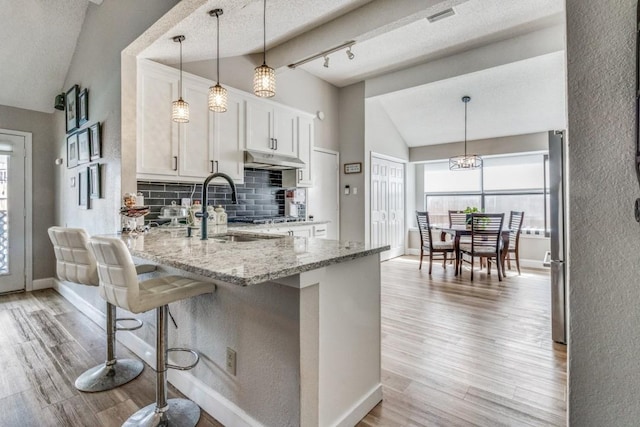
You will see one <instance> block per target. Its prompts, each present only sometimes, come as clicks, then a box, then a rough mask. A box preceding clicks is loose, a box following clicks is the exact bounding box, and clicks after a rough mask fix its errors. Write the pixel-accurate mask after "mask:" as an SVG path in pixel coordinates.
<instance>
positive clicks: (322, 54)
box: [289, 40, 356, 68]
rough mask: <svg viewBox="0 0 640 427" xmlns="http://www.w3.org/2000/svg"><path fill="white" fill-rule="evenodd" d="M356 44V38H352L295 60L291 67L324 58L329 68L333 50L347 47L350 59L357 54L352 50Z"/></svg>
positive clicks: (325, 64)
mask: <svg viewBox="0 0 640 427" xmlns="http://www.w3.org/2000/svg"><path fill="white" fill-rule="evenodd" d="M354 44H356V42H355V40H350V41H348V42H345V43H342V44H341V45H340V46H336V47H332V48H331V49H327V50H324V51H322V52H320V53H316V54H315V55H311V56H309V57H308V58H305V59H303V60H302V61H298V62H294V63H293V64H289V68H296V67H299V66H300V65H303V64H306V63H307V62H311V61H313V60H315V59H318V58H324V66H325V67H326V68H329V54H331V53H333V52H337V51H339V50H342V49H344V48H347V57H348V58H349V59H353V58H355V55H354V54H353V52H351V46H353V45H354Z"/></svg>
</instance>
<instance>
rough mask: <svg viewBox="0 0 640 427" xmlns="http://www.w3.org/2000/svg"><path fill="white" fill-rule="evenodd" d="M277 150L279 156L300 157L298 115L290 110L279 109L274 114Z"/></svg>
mask: <svg viewBox="0 0 640 427" xmlns="http://www.w3.org/2000/svg"><path fill="white" fill-rule="evenodd" d="M273 118H274V126H273V127H274V131H275V132H274V137H275V139H276V145H275V150H276V151H277V152H278V154H282V155H285V156H292V157H298V138H297V133H298V132H297V125H298V122H297V118H298V115H297V114H296V113H295V112H293V111H291V110H288V109H284V108H277V109H276V110H275V113H274V116H273Z"/></svg>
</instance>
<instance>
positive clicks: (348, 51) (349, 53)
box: [347, 46, 356, 60]
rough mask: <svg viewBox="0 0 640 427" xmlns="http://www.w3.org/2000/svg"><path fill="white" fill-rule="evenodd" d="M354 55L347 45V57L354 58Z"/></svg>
mask: <svg viewBox="0 0 640 427" xmlns="http://www.w3.org/2000/svg"><path fill="white" fill-rule="evenodd" d="M355 57H356V56H355V55H354V54H353V52H351V46H349V47H348V48H347V58H349V59H350V60H351V59H353V58H355Z"/></svg>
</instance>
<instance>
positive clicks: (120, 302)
mask: <svg viewBox="0 0 640 427" xmlns="http://www.w3.org/2000/svg"><path fill="white" fill-rule="evenodd" d="M89 245H90V248H91V250H92V252H93V254H94V256H95V258H96V261H97V263H98V276H99V278H100V296H102V298H104V299H105V300H107V301H109V302H110V303H112V304H114V305H116V306H118V307H121V308H124V309H125V310H128V311H130V312H132V313H142V312H145V311H148V310H151V309H153V308H155V309H156V321H157V323H156V402H155V403H152V404H150V405H147V406H145V407H144V408H142V409H140V410H138V412H136V413H135V414H133V415H132V416H131V417H129V419H128V420H127V421H125V423H124V424H123V426H145V427H146V426H159V425H162V426H181V427H193V426H195V425H196V424H197V422H198V419H199V418H200V407H199V406H198V405H196V404H195V403H194V402H192V401H190V400H188V399H168V400H167V368H171V369H179V370H188V369H192V368H193V367H194V366H196V364H197V363H198V361H199V355H198V353H197V352H195V351H193V350H189V349H186V348H167V343H168V320H167V311H168V307H169V305H168V304H169V303H172V302H175V301H179V300H182V299H186V298H191V297H194V296H197V295H202V294H206V293H212V292H214V291H215V289H216V287H215V285H214V284H213V283H208V282H200V281H196V280H192V279H189V278H186V277H182V276H163V277H156V278H153V279H149V280H145V281H142V282H139V281H138V278H137V277H136V271H135V266H134V264H133V260H132V259H131V254H130V253H129V250H128V249H127V247H126V245H125V244H124V242H123V241H122V240H120V239H118V238H113V237H92V238H91V240H90V241H89ZM171 351H187V352H190V353H191V354H193V356H194V362H193V363H192V364H190V365H188V366H177V365H171V364H168V363H167V353H168V352H171Z"/></svg>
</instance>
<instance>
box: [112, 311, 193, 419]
mask: <svg viewBox="0 0 640 427" xmlns="http://www.w3.org/2000/svg"><path fill="white" fill-rule="evenodd" d="M168 308H169V306H167V305H163V306H162V307H158V308H157V309H156V328H157V332H156V402H155V403H152V404H150V405H147V406H145V407H144V408H142V409H140V410H138V412H136V413H135V414H133V415H132V416H131V417H129V419H128V420H127V421H125V422H124V424H122V427H134V426H136V427H139V426H144V427H155V426H168V427H173V426H175V427H195V425H196V424H197V423H198V420H199V419H200V407H199V406H198V405H196V404H195V403H193V402H192V401H190V400H188V399H168V400H167V343H168V329H169V328H168V316H167V311H168Z"/></svg>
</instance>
